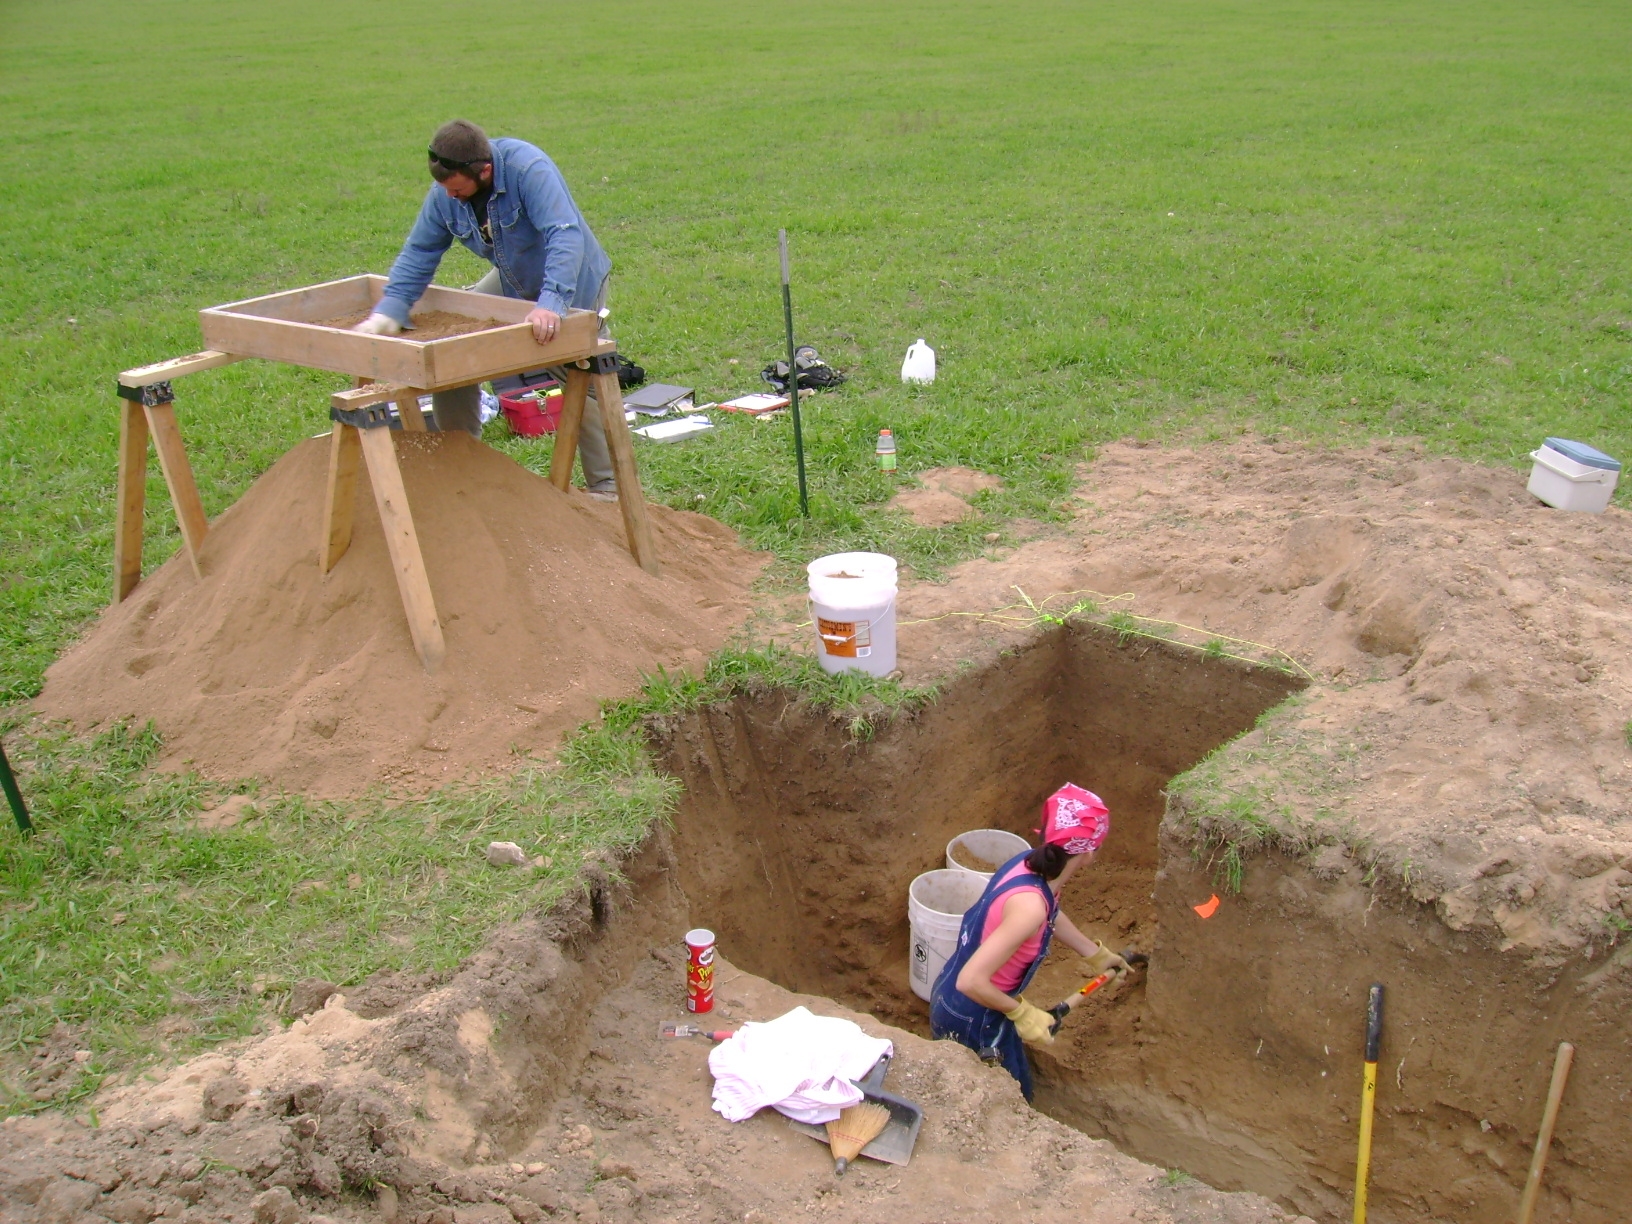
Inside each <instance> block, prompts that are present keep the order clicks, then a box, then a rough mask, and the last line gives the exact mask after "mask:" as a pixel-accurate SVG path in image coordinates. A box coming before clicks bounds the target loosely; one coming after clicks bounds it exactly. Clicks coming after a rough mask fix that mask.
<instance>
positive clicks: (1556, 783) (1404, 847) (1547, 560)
mask: <svg viewBox="0 0 1632 1224" xmlns="http://www.w3.org/2000/svg"><path fill="white" fill-rule="evenodd" d="M1083 476H1084V484H1083V486H1082V489H1081V491H1080V493H1079V497H1080V498H1081V501H1082V509H1081V510H1080V512H1079V515H1078V517H1077V520H1076V522H1075V523H1074V524H1072V525H1071V526H1070V527H1069V528H1067V529H1066V530H1064V531H1061V532H1057V533H1054V534H1051V535H1049V536H1048V537H1046V538H1043V539H1039V540H1035V541H1032V542H1031V543H1028V544H1026V545H1024V546H1023V547H1021V548H1019V549H1017V550H1015V551H1014V552H1013V553H1011V554H1008V555H1007V556H1004V557H1002V558H1000V559H998V558H982V559H977V560H973V561H970V562H967V563H966V564H964V565H962V566H959V567H958V568H957V569H956V570H955V571H954V572H953V574H952V577H951V580H950V581H948V582H946V583H944V584H936V585H931V584H924V583H908V584H905V585H904V586H903V588H902V592H901V596H900V616H901V627H900V633H899V650H900V660H901V666H902V668H903V671H904V673H905V675H906V677H907V680H908V681H909V682H921V681H923V680H925V679H929V678H933V677H936V676H942V675H945V674H948V673H950V672H952V671H954V670H955V669H957V668H958V667H960V666H964V665H966V661H967V660H969V659H971V658H983V657H987V656H990V655H995V653H996V652H997V651H998V650H1000V649H1003V648H1005V647H1009V646H1013V645H1015V644H1016V643H1018V642H1020V641H1022V640H1024V638H1025V637H1026V635H1027V633H1028V632H1029V629H1028V628H1027V627H1026V621H1027V620H1028V619H1029V618H1028V617H1027V616H1026V615H1025V610H1024V609H1023V608H1022V609H1020V610H1019V613H1020V614H1019V615H1018V616H1016V615H1015V612H1014V609H1015V605H1016V603H1017V599H1018V596H1017V595H1016V587H1017V586H1018V587H1020V588H1022V589H1023V590H1024V591H1025V592H1026V593H1027V595H1029V596H1030V597H1032V598H1034V599H1036V600H1039V601H1041V600H1044V599H1045V598H1047V597H1049V596H1056V598H1054V600H1053V602H1052V604H1051V605H1050V606H1051V607H1052V608H1053V609H1054V610H1055V611H1062V610H1064V609H1065V608H1066V607H1068V606H1069V605H1070V603H1071V602H1072V601H1073V600H1074V599H1075V598H1077V597H1078V596H1079V595H1091V596H1093V597H1095V598H1097V599H1098V600H1099V601H1100V603H1101V605H1102V606H1103V607H1115V608H1120V609H1123V610H1125V611H1128V612H1132V613H1135V614H1139V615H1143V616H1148V617H1160V618H1167V619H1169V620H1171V621H1174V622H1178V623H1179V624H1180V625H1183V626H1194V627H1197V628H1200V629H1202V630H1204V631H1205V632H1206V633H1216V634H1224V635H1231V636H1233V637H1236V638H1241V639H1247V640H1249V641H1251V642H1257V643H1264V644H1266V645H1268V646H1271V647H1275V648H1278V649H1279V650H1282V651H1285V652H1286V653H1287V654H1289V655H1290V656H1292V657H1293V658H1295V659H1296V660H1298V662H1299V663H1300V664H1302V665H1303V666H1304V667H1306V668H1308V669H1309V671H1310V672H1311V673H1312V674H1313V675H1314V676H1315V677H1316V680H1317V683H1316V684H1314V685H1312V686H1311V688H1310V689H1309V690H1308V694H1307V696H1306V698H1305V699H1304V703H1303V704H1302V705H1301V706H1299V707H1298V708H1297V709H1296V710H1295V711H1293V712H1292V713H1291V714H1290V715H1289V716H1288V717H1287V718H1285V719H1284V720H1282V721H1280V722H1278V723H1277V726H1276V727H1275V728H1274V729H1273V731H1272V732H1271V734H1272V735H1273V736H1274V737H1276V739H1277V744H1278V745H1279V747H1272V749H1271V750H1269V751H1266V745H1265V744H1263V743H1262V742H1260V741H1262V739H1263V738H1264V735H1265V732H1261V731H1260V732H1254V733H1252V736H1249V737H1248V741H1250V742H1244V745H1243V747H1244V750H1245V752H1246V753H1248V754H1250V755H1251V756H1254V757H1257V758H1260V759H1264V758H1276V756H1277V753H1279V754H1280V756H1281V757H1282V758H1285V759H1286V760H1288V761H1291V762H1292V763H1291V764H1290V765H1289V766H1288V767H1287V768H1285V769H1282V770H1280V771H1279V772H1278V773H1277V772H1276V771H1274V770H1269V771H1267V772H1266V770H1265V768H1263V767H1258V768H1257V769H1256V771H1255V772H1254V771H1251V770H1248V771H1247V772H1250V773H1252V776H1250V777H1248V776H1247V774H1246V773H1243V775H1242V778H1241V779H1240V781H1241V782H1242V784H1243V785H1246V786H1249V787H1250V788H1254V789H1256V790H1258V791H1260V792H1262V795H1263V797H1264V806H1265V810H1266V811H1268V810H1272V809H1275V808H1279V807H1284V808H1286V809H1287V810H1291V811H1295V812H1298V813H1302V814H1303V815H1304V816H1314V815H1316V814H1320V813H1324V815H1323V816H1322V819H1323V820H1325V822H1326V824H1327V827H1329V828H1330V829H1331V830H1332V831H1333V836H1337V835H1339V834H1341V835H1343V836H1345V837H1346V838H1347V840H1348V841H1349V842H1350V843H1351V844H1357V843H1361V842H1364V843H1366V844H1367V845H1368V847H1369V850H1370V852H1371V853H1372V854H1375V855H1376V856H1379V857H1378V861H1379V863H1380V865H1381V866H1382V868H1383V869H1385V870H1392V871H1394V872H1395V874H1396V875H1397V876H1398V877H1399V883H1400V884H1401V885H1402V886H1403V887H1405V888H1406V889H1407V890H1408V891H1409V892H1410V893H1411V895H1412V896H1413V897H1414V898H1415V899H1416V900H1417V901H1418V902H1419V903H1422V904H1428V905H1434V906H1435V907H1436V908H1437V909H1438V911H1439V914H1440V917H1441V919H1442V920H1443V921H1444V922H1445V924H1446V925H1447V926H1449V927H1451V928H1452V929H1453V930H1457V931H1469V932H1473V933H1477V934H1480V935H1482V936H1484V937H1485V938H1487V939H1488V941H1489V942H1490V943H1491V944H1493V945H1495V946H1499V947H1501V948H1504V949H1518V950H1520V951H1521V952H1529V953H1532V954H1547V955H1556V954H1557V953H1558V952H1561V951H1566V950H1578V951H1582V952H1587V951H1589V950H1590V949H1591V947H1592V946H1593V944H1594V941H1602V940H1603V939H1605V938H1606V937H1613V936H1614V934H1615V929H1616V926H1617V925H1618V924H1624V923H1625V922H1626V921H1627V920H1632V750H1629V748H1628V743H1627V736H1626V731H1625V728H1626V725H1627V719H1628V717H1629V716H1632V515H1629V514H1627V513H1626V512H1625V511H1623V510H1619V509H1614V508H1611V509H1610V510H1608V511H1607V512H1605V513H1604V514H1601V515H1593V514H1567V513H1562V512H1560V511H1557V510H1552V509H1550V508H1548V507H1546V506H1544V505H1542V504H1541V503H1540V502H1538V501H1537V500H1536V499H1535V498H1533V497H1531V496H1530V495H1529V494H1528V493H1526V492H1525V487H1524V484H1525V478H1524V475H1523V474H1522V473H1519V472H1516V471H1513V470H1510V469H1497V468H1487V467H1480V466H1478V465H1474V464H1470V463H1465V462H1461V461H1458V460H1454V459H1446V458H1426V457H1424V456H1423V455H1422V454H1421V453H1420V448H1414V447H1412V446H1411V445H1408V444H1398V443H1392V442H1382V443H1379V444H1377V445H1375V446H1373V447H1370V448H1365V449H1360V450H1347V451H1335V450H1318V449H1314V448H1309V447H1301V446H1300V447H1293V446H1289V445H1286V444H1274V445H1270V444H1266V443H1263V442H1260V441H1254V440H1250V439H1249V440H1244V441H1241V442H1236V443H1233V444H1230V445H1222V444H1221V445H1216V446H1208V447H1202V448H1196V449H1184V448H1162V447H1154V446H1153V447H1141V446H1135V445H1131V444H1119V445H1114V446H1107V447H1105V448H1104V449H1103V450H1102V452H1101V454H1100V456H1099V458H1098V460H1097V461H1096V462H1094V463H1093V464H1092V465H1090V466H1089V467H1087V468H1086V469H1085V470H1084V472H1083ZM1108 600H1115V601H1116V602H1115V603H1107V602H1106V601H1108ZM998 608H1007V609H1010V611H1009V613H1007V614H1006V617H1007V618H1003V617H1000V618H991V617H984V618H983V617H980V616H974V617H971V616H967V615H961V614H963V613H970V612H974V613H981V612H986V611H988V610H991V609H998ZM953 613H958V614H960V615H950V614H953ZM1197 640H1200V639H1199V638H1198V639H1197ZM1253 737H1257V738H1256V739H1255V738H1253ZM1294 758H1295V759H1294ZM1243 759H1245V758H1243Z"/></svg>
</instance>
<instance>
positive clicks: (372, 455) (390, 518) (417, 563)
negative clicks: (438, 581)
mask: <svg viewBox="0 0 1632 1224" xmlns="http://www.w3.org/2000/svg"><path fill="white" fill-rule="evenodd" d="M356 432H357V433H358V434H359V435H360V436H361V441H362V447H363V458H364V460H365V461H366V462H367V463H368V481H369V484H371V485H372V486H373V487H374V504H375V505H376V506H378V507H379V510H380V526H382V527H383V528H385V543H386V547H387V548H388V549H389V550H390V552H391V568H392V569H393V570H395V571H396V575H397V590H398V592H399V593H400V594H401V595H402V610H403V611H404V612H406V613H407V614H408V632H409V633H411V634H412V635H413V638H414V649H415V650H417V651H419V661H420V662H421V663H423V664H424V665H425V670H426V671H427V672H431V673H434V672H435V671H436V669H437V668H438V667H439V666H441V664H442V659H443V656H444V655H446V653H447V644H446V643H445V642H444V641H443V639H442V622H441V621H439V620H437V618H436V600H435V599H434V598H433V597H432V595H431V580H430V577H429V575H427V574H426V572H425V557H424V554H423V553H421V552H420V550H419V534H418V533H417V532H416V531H415V530H414V517H413V515H412V514H411V513H409V510H408V492H407V490H406V489H404V488H403V485H402V469H401V468H400V467H398V466H397V447H396V443H395V442H393V441H392V440H391V431H390V430H389V429H361V430H357V431H356Z"/></svg>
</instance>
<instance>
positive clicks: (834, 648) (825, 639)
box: [816, 616, 873, 659]
mask: <svg viewBox="0 0 1632 1224" xmlns="http://www.w3.org/2000/svg"><path fill="white" fill-rule="evenodd" d="M816 632H817V633H818V634H820V635H821V639H822V649H823V650H825V651H826V652H827V653H828V654H830V655H832V656H833V657H834V658H836V659H854V658H858V657H859V658H863V659H865V658H866V657H867V656H868V655H870V654H871V653H872V647H873V634H872V623H871V622H870V621H831V620H828V619H826V618H825V617H820V616H819V617H817V618H816ZM857 647H860V653H859V655H858V653H857Z"/></svg>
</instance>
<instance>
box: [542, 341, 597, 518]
mask: <svg viewBox="0 0 1632 1224" xmlns="http://www.w3.org/2000/svg"><path fill="white" fill-rule="evenodd" d="M588 396H589V371H588V370H580V369H579V368H578V367H577V366H570V365H569V366H568V367H567V385H566V387H565V388H563V390H562V392H561V419H560V420H559V421H558V422H556V426H555V454H554V455H553V456H551V458H550V483H551V484H553V485H554V486H555V487H556V488H558V489H560V490H561V492H563V493H565V492H566V491H567V490H568V489H570V488H571V487H572V461H573V459H575V458H576V457H577V455H578V431H579V429H580V428H582V426H583V421H584V401H585V400H586V399H587V398H588Z"/></svg>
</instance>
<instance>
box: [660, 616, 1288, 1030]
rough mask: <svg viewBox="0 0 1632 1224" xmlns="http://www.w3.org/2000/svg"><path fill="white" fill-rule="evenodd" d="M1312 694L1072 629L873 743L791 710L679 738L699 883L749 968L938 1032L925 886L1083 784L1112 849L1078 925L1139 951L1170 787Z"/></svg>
mask: <svg viewBox="0 0 1632 1224" xmlns="http://www.w3.org/2000/svg"><path fill="white" fill-rule="evenodd" d="M1295 687H1297V682H1296V681H1294V680H1293V679H1292V678H1291V677H1288V676H1283V675H1281V674H1279V673H1276V672H1271V671H1266V670H1264V669H1258V668H1244V667H1237V666H1235V665H1232V664H1220V663H1209V662H1206V661H1204V660H1202V659H1201V658H1200V657H1199V656H1198V655H1197V654H1196V653H1195V652H1194V651H1183V650H1180V649H1177V648H1173V647H1169V646H1167V645H1165V644H1162V643H1156V642H1151V641H1138V642H1137V643H1130V644H1127V645H1123V644H1119V642H1118V640H1117V638H1116V637H1115V635H1113V634H1109V633H1106V632H1105V631H1103V630H1098V629H1094V628H1079V627H1068V628H1061V629H1056V630H1053V631H1051V632H1048V633H1045V634H1042V635H1039V637H1038V638H1036V639H1035V640H1033V641H1032V642H1031V643H1029V644H1028V645H1027V646H1026V647H1024V648H1022V649H1021V650H1018V651H1016V652H1015V653H1013V654H1010V655H1006V656H1004V657H1003V658H1002V659H1001V660H1000V661H999V662H998V664H997V665H996V666H994V667H991V668H988V669H985V670H983V671H980V672H975V673H971V674H969V675H966V676H965V677H963V678H961V679H959V680H957V681H955V682H954V683H952V684H951V685H949V686H948V688H947V689H946V691H945V692H944V693H943V695H942V696H941V698H940V700H938V701H936V702H935V703H933V704H931V705H929V706H927V707H925V708H924V709H922V710H920V711H919V712H918V713H917V714H915V715H912V716H908V717H903V718H898V719H896V720H894V721H893V722H891V723H890V724H889V725H888V726H887V727H885V728H884V729H882V730H881V731H880V732H879V734H878V737H877V739H875V740H872V741H860V742H858V741H854V740H852V739H851V738H850V736H849V735H848V733H847V731H846V729H845V722H844V721H843V720H839V719H835V718H831V717H829V716H826V715H823V714H821V713H820V712H817V711H814V710H812V709H811V708H810V707H808V706H806V705H804V704H801V703H799V702H798V701H797V700H796V699H795V698H794V697H793V696H791V695H790V694H787V693H782V692H771V693H766V694H764V695H763V696H761V697H758V698H753V699H742V700H739V701H736V702H734V703H731V704H729V705H725V706H721V707H716V708H711V709H705V710H701V711H698V712H697V713H696V714H694V715H691V716H689V717H688V718H686V719H685V720H684V721H682V722H681V723H679V724H678V725H676V726H674V727H671V728H670V729H669V731H668V733H667V735H666V737H665V739H664V745H663V756H664V758H665V762H666V764H667V766H668V768H669V769H671V770H672V771H673V772H674V773H675V774H676V775H678V776H679V777H680V779H681V780H682V782H683V783H684V785H685V791H684V794H683V796H682V799H681V803H680V810H679V812H678V814H677V816H676V834H677V835H676V847H677V853H678V856H679V865H680V875H681V884H682V887H683V888H684V890H685V893H686V896H687V897H688V899H689V900H690V904H691V911H692V916H693V918H694V920H695V921H697V922H700V923H703V924H704V925H707V926H710V927H711V928H712V929H713V930H714V931H715V932H716V933H717V935H718V936H719V939H720V945H721V947H722V948H724V949H727V954H728V955H730V956H731V957H732V958H733V959H734V960H735V961H736V963H738V964H739V965H741V966H742V967H743V968H745V969H747V970H748V971H749V972H751V973H756V974H760V975H761V976H764V977H769V978H771V979H772V980H774V981H776V982H777V983H778V984H780V985H783V986H786V987H788V988H789V989H793V990H798V991H802V992H807V993H815V994H826V995H831V996H833V997H835V998H838V999H840V1000H842V1001H844V1002H846V1003H847V1004H849V1005H851V1006H854V1007H861V1008H864V1009H866V1010H869V1011H871V1012H873V1013H874V1014H875V1015H878V1016H880V1017H883V1018H887V1019H889V1020H890V1021H891V1022H892V1023H896V1024H900V1025H902V1026H903V1027H909V1028H914V1029H917V1030H919V1031H926V1030H925V1018H924V1014H923V1011H922V1009H921V1008H920V1007H918V1006H917V1005H916V1002H915V1001H914V1000H912V999H911V998H910V996H909V994H908V992H907V986H906V983H907V954H908V941H907V928H906V895H907V886H908V885H909V884H910V883H911V882H912V880H913V878H914V877H915V876H917V875H918V874H919V873H920V872H923V871H927V870H930V869H932V868H935V867H940V866H944V855H945V849H946V843H947V842H948V841H950V840H951V839H952V838H953V837H954V836H956V835H957V834H959V833H961V832H964V831H965V830H967V829H971V828H998V829H1006V830H1008V831H1009V832H1013V833H1019V834H1021V835H1023V836H1030V833H1031V830H1032V829H1033V827H1035V825H1036V823H1037V814H1038V812H1039V811H1040V809H1041V805H1042V801H1043V799H1044V798H1045V797H1046V796H1047V795H1048V794H1049V793H1051V792H1052V791H1053V790H1055V789H1056V788H1057V787H1058V786H1059V785H1060V784H1061V783H1062V782H1064V781H1067V780H1070V781H1075V782H1077V783H1079V784H1080V785H1083V786H1087V787H1089V788H1091V789H1093V790H1096V791H1097V792H1098V793H1100V794H1101V795H1103V796H1104V798H1105V799H1106V801H1107V803H1108V804H1109V805H1110V807H1111V811H1112V812H1113V817H1112V819H1113V834H1112V837H1111V839H1110V841H1109V843H1108V844H1107V846H1106V849H1105V850H1104V851H1103V852H1102V854H1101V856H1100V859H1099V861H1098V862H1097V863H1096V864H1095V871H1096V877H1097V879H1096V887H1095V888H1094V889H1093V890H1086V889H1085V890H1082V892H1081V894H1080V896H1079V897H1078V898H1077V900H1078V902H1079V904H1080V905H1081V906H1082V907H1083V908H1081V909H1079V910H1078V913H1079V915H1080V916H1081V917H1082V918H1083V919H1085V920H1086V921H1088V922H1090V923H1093V924H1097V925H1099V926H1102V927H1104V928H1105V929H1106V930H1107V934H1108V937H1110V938H1112V939H1120V940H1133V941H1135V942H1137V940H1138V939H1139V938H1140V937H1141V936H1142V935H1143V934H1144V933H1145V931H1146V930H1147V929H1148V927H1149V925H1150V923H1151V921H1152V919H1153V917H1154V910H1153V907H1152V903H1151V898H1150V891H1151V879H1152V877H1153V875H1154V873H1155V870H1156V831H1157V827H1158V825H1159V823H1160V821H1161V817H1162V811H1163V806H1162V796H1161V786H1162V784H1163V783H1164V782H1165V781H1166V780H1167V779H1168V778H1169V777H1171V776H1172V775H1173V774H1175V773H1178V772H1180V771H1181V770H1184V769H1187V768H1189V767H1190V766H1191V765H1193V764H1195V762H1196V761H1198V760H1200V759H1201V758H1202V757H1203V756H1205V755H1206V753H1207V752H1208V751H1210V750H1211V749H1212V748H1213V747H1214V746H1215V745H1217V744H1218V743H1220V742H1222V741H1224V740H1227V739H1230V738H1232V737H1233V736H1235V735H1237V734H1239V733H1240V732H1242V731H1244V730H1246V729H1247V728H1248V727H1250V726H1251V725H1252V723H1253V721H1254V720H1255V719H1256V718H1257V716H1258V715H1259V714H1260V713H1261V712H1262V711H1263V710H1264V709H1266V708H1268V707H1269V706H1271V705H1273V704H1275V703H1276V702H1278V701H1279V700H1280V699H1281V698H1283V697H1284V696H1286V694H1287V693H1289V692H1291V691H1292V690H1293V689H1294V688H1295Z"/></svg>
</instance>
